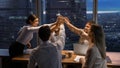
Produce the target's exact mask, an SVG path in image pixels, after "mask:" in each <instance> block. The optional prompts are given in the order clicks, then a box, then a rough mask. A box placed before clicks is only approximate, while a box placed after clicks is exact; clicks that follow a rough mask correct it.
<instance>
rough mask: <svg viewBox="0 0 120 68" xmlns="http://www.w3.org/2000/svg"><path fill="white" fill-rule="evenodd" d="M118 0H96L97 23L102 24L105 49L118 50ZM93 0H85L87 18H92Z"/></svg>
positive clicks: (119, 16)
mask: <svg viewBox="0 0 120 68" xmlns="http://www.w3.org/2000/svg"><path fill="white" fill-rule="evenodd" d="M119 2H120V0H98V23H99V24H100V25H102V26H103V28H104V32H105V36H106V46H107V51H120V45H119V43H120V22H119V21H120V9H119V7H120V4H119ZM92 4H93V0H87V5H88V6H87V10H88V14H87V19H92V13H91V12H90V11H92V6H91V5H92Z"/></svg>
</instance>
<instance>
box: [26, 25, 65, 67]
mask: <svg viewBox="0 0 120 68" xmlns="http://www.w3.org/2000/svg"><path fill="white" fill-rule="evenodd" d="M56 27H57V26H56ZM56 27H55V28H56ZM39 37H40V39H41V41H42V43H41V44H40V46H38V47H36V48H34V49H33V52H32V53H31V56H30V60H29V62H28V68H35V67H36V66H35V64H36V63H37V65H38V67H39V68H62V64H61V59H62V56H61V50H62V49H61V48H62V47H63V44H64V43H63V42H64V40H63V38H64V37H65V36H64V35H63V34H62V35H61V36H59V38H58V40H57V41H55V42H51V41H50V38H52V36H51V30H50V27H49V26H42V27H41V28H40V29H39Z"/></svg>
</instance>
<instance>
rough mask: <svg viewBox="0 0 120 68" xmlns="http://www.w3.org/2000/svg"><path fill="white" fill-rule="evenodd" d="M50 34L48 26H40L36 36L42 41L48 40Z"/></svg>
mask: <svg viewBox="0 0 120 68" xmlns="http://www.w3.org/2000/svg"><path fill="white" fill-rule="evenodd" d="M50 34H51V30H50V27H49V26H42V27H40V28H39V32H38V35H39V37H40V39H41V40H42V41H47V40H49V37H50Z"/></svg>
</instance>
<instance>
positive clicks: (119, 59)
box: [0, 49, 120, 66]
mask: <svg viewBox="0 0 120 68" xmlns="http://www.w3.org/2000/svg"><path fill="white" fill-rule="evenodd" d="M67 52H69V51H68V50H63V51H62V54H66V53H67ZM72 52H73V51H72ZM106 54H107V56H109V57H110V59H111V61H112V63H107V65H108V66H120V52H106ZM6 56H9V53H8V49H0V57H6ZM76 56H79V55H76V54H74V52H73V54H72V57H71V58H64V59H62V63H75V64H76V63H77V64H78V63H79V62H75V61H74V58H75V57H76ZM29 57H30V55H29V54H25V55H23V56H18V57H14V58H13V59H12V60H15V61H28V60H29ZM82 57H83V56H82Z"/></svg>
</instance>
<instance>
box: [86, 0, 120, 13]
mask: <svg viewBox="0 0 120 68" xmlns="http://www.w3.org/2000/svg"><path fill="white" fill-rule="evenodd" d="M92 3H93V0H87V10H88V11H91V10H92ZM98 11H120V0H98Z"/></svg>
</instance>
